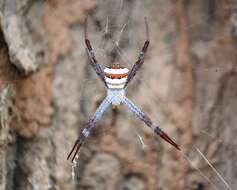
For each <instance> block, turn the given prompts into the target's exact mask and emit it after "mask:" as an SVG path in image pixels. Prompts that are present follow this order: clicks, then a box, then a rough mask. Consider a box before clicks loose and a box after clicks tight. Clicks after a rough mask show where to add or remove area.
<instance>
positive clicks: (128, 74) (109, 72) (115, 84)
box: [67, 18, 180, 161]
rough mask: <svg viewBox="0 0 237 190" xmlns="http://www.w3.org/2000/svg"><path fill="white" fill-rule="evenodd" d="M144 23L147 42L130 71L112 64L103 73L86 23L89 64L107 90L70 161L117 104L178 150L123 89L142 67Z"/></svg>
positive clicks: (83, 128)
mask: <svg viewBox="0 0 237 190" xmlns="http://www.w3.org/2000/svg"><path fill="white" fill-rule="evenodd" d="M145 23H146V34H147V40H146V41H145V43H144V45H143V48H142V50H141V52H140V55H139V57H138V60H137V61H136V63H135V64H134V65H133V67H132V69H131V71H129V70H128V69H127V68H125V67H122V66H120V65H118V64H114V65H112V66H111V67H106V68H105V69H104V71H103V70H102V69H101V67H100V65H99V64H98V63H97V60H96V58H95V54H94V51H93V49H92V47H91V44H90V41H89V40H88V38H87V31H86V29H87V22H86V26H85V44H86V49H87V53H88V56H89V59H90V63H91V65H92V67H93V68H94V70H95V72H96V73H97V75H98V76H99V77H100V79H101V80H102V81H103V83H104V85H105V87H106V88H107V96H106V98H105V99H104V100H103V101H102V103H101V104H100V106H99V107H98V108H97V109H96V111H95V113H94V115H93V116H92V117H91V118H90V119H89V121H88V122H87V123H85V124H84V125H83V127H82V129H81V131H80V133H79V136H78V138H77V140H76V142H75V144H74V146H73V148H72V150H71V152H70V153H69V155H68V157H67V159H69V158H70V156H71V154H72V153H73V152H74V154H73V157H72V161H73V160H74V158H75V156H76V155H77V153H78V151H79V149H80V147H81V145H82V144H83V143H84V142H85V139H86V138H87V137H88V136H89V135H90V133H91V130H92V129H93V128H94V127H95V124H96V122H98V121H99V120H100V119H101V117H102V115H103V113H104V112H105V111H106V109H107V108H108V107H109V105H110V104H112V105H114V106H117V105H119V104H124V105H126V106H127V107H128V109H129V110H130V111H131V112H132V113H134V114H135V116H137V117H138V118H139V119H140V120H142V121H143V122H144V123H145V124H146V125H147V126H148V127H150V128H151V129H152V130H153V131H154V132H155V133H156V134H157V135H159V136H160V137H161V138H163V139H164V140H165V141H167V142H168V143H170V144H171V145H173V146H174V147H175V148H177V149H178V150H180V148H179V146H178V145H177V144H176V143H175V142H174V141H173V140H172V139H171V138H170V137H169V136H168V135H167V134H166V133H165V132H164V131H163V130H161V128H160V127H158V125H156V124H155V123H153V122H152V121H151V119H150V118H149V117H148V116H147V115H146V114H144V113H143V112H142V111H141V110H140V109H139V108H138V107H137V106H136V105H135V104H134V103H133V102H132V101H131V100H129V99H128V98H127V97H126V95H125V88H126V86H127V85H128V83H129V82H130V81H131V80H132V79H133V77H134V76H135V75H136V72H137V71H138V70H139V68H140V67H141V66H142V64H143V62H144V58H145V54H146V52H147V48H148V45H149V33H148V24H147V20H146V18H145Z"/></svg>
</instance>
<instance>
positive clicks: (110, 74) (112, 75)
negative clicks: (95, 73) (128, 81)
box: [105, 73, 128, 78]
mask: <svg viewBox="0 0 237 190" xmlns="http://www.w3.org/2000/svg"><path fill="white" fill-rule="evenodd" d="M105 76H106V77H109V78H121V77H126V76H128V73H123V74H112V73H105Z"/></svg>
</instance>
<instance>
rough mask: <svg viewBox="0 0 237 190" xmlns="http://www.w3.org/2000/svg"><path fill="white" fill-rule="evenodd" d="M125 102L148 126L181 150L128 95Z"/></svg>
mask: <svg viewBox="0 0 237 190" xmlns="http://www.w3.org/2000/svg"><path fill="white" fill-rule="evenodd" d="M122 103H123V104H125V105H126V106H127V107H128V109H129V110H130V111H131V112H132V113H134V114H135V116H137V117H138V118H139V119H140V120H142V121H143V122H144V123H145V124H146V125H147V126H148V127H150V128H151V129H152V130H153V131H154V132H155V133H156V134H157V135H159V136H160V137H161V138H162V139H164V140H165V141H167V142H168V143H170V144H171V145H173V146H174V147H175V148H177V149H178V150H180V148H179V146H178V145H177V144H176V143H175V142H174V141H173V140H172V139H171V138H170V137H169V136H168V135H167V134H166V133H165V132H164V131H162V130H161V128H160V127H158V126H157V125H156V124H154V123H153V122H152V121H151V119H150V118H149V117H148V116H147V115H145V114H144V113H143V112H142V111H141V110H140V109H139V108H138V107H137V106H135V105H134V103H133V102H132V101H131V100H129V99H128V98H127V97H125V98H124V99H123V102H122Z"/></svg>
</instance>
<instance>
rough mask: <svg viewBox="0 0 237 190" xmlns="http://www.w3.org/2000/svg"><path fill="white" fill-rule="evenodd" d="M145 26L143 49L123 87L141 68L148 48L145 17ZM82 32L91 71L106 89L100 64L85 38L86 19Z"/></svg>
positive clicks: (147, 29)
mask: <svg viewBox="0 0 237 190" xmlns="http://www.w3.org/2000/svg"><path fill="white" fill-rule="evenodd" d="M145 25H146V41H145V43H144V45H143V48H142V50H141V52H140V54H139V56H138V60H137V61H136V63H135V64H134V65H133V67H132V69H131V71H130V72H129V74H128V77H127V81H126V83H125V86H124V87H126V86H127V85H128V83H129V82H130V81H131V80H132V79H133V77H134V76H135V75H136V73H137V71H138V70H139V69H140V68H141V66H142V64H143V63H144V59H145V55H146V52H147V49H148V46H149V43H150V42H149V28H148V23H147V18H146V17H145ZM84 32H85V33H84V35H85V36H84V37H85V44H86V50H87V54H88V57H89V59H90V64H91V66H92V67H93V69H94V70H95V72H96V74H97V75H98V76H99V78H100V79H101V80H102V82H103V83H104V85H105V86H106V87H107V88H108V85H107V83H106V81H105V76H104V72H103V70H102V68H101V66H100V64H99V63H98V61H97V60H96V58H95V52H94V50H93V48H92V46H91V43H90V40H89V39H88V37H87V18H86V21H85V31H84Z"/></svg>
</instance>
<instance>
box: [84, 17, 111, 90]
mask: <svg viewBox="0 0 237 190" xmlns="http://www.w3.org/2000/svg"><path fill="white" fill-rule="evenodd" d="M84 32H85V33H84V35H85V44H86V50H87V55H88V57H89V59H90V63H91V66H92V67H93V69H94V70H95V72H96V74H97V75H98V76H99V77H100V79H101V80H102V82H103V83H104V84H105V86H106V87H108V86H107V83H106V82H105V77H104V72H103V70H102V68H101V66H100V64H99V63H98V61H97V60H96V58H95V52H94V50H93V49H92V46H91V43H90V40H89V39H88V37H87V18H86V20H85V31H84Z"/></svg>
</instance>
